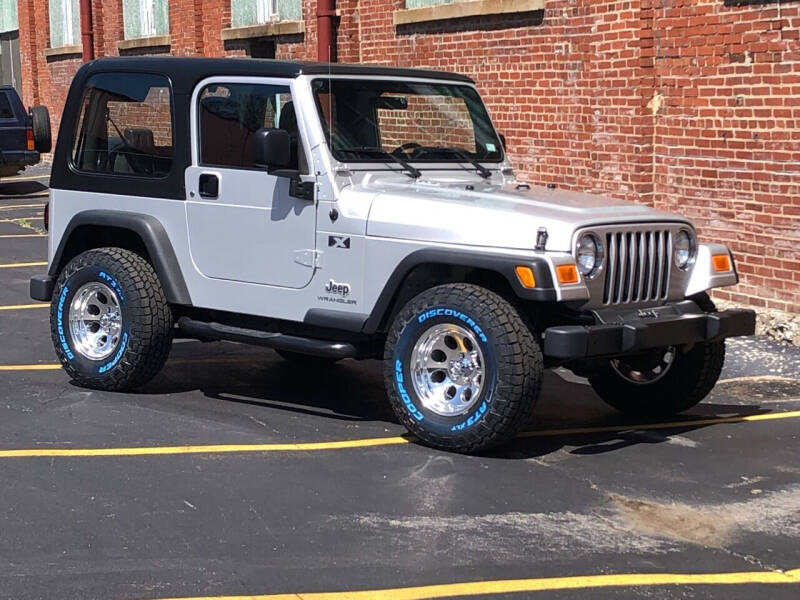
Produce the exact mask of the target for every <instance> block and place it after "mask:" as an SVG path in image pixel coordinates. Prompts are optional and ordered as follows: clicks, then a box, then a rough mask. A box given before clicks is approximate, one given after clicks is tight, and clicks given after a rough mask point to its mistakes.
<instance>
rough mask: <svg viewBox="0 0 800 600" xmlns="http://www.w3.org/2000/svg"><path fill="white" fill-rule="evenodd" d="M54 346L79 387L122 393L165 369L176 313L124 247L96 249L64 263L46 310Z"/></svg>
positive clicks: (148, 270)
mask: <svg viewBox="0 0 800 600" xmlns="http://www.w3.org/2000/svg"><path fill="white" fill-rule="evenodd" d="M50 327H51V334H52V337H53V345H54V346H55V349H56V354H57V355H58V358H59V360H60V361H61V364H62V365H63V366H64V369H65V370H66V372H67V373H68V374H69V376H70V377H71V378H72V379H73V380H75V382H76V383H78V384H79V385H81V386H84V387H89V388H94V389H102V390H111V391H125V390H130V389H133V388H136V387H138V386H141V385H143V384H144V383H146V382H148V381H149V380H150V379H152V378H153V377H154V376H155V375H156V374H157V373H158V372H159V371H160V370H161V368H162V367H163V366H164V363H165V362H166V360H167V357H168V356H169V352H170V348H171V346H172V337H173V316H172V311H171V309H170V307H169V305H168V304H167V299H166V297H165V295H164V290H163V289H162V287H161V284H160V283H159V281H158V277H157V276H156V274H155V271H154V270H153V268H152V267H151V266H150V264H149V263H148V262H147V261H146V260H145V259H144V258H142V257H141V256H139V255H138V254H136V253H134V252H131V251H129V250H124V249H121V248H99V249H96V250H89V251H87V252H84V253H83V254H80V255H78V256H77V257H75V258H74V259H73V260H72V261H70V263H69V264H68V265H67V266H66V267H65V268H64V270H63V271H62V272H61V275H60V276H59V278H58V280H57V282H56V286H55V289H54V291H53V301H52V303H51V307H50Z"/></svg>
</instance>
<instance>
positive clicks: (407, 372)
mask: <svg viewBox="0 0 800 600" xmlns="http://www.w3.org/2000/svg"><path fill="white" fill-rule="evenodd" d="M542 370H543V366H542V353H541V350H540V349H539V345H538V344H537V342H536V340H535V338H534V336H533V334H532V333H531V331H530V329H529V328H528V327H527V326H526V325H525V323H524V322H523V320H522V319H521V318H520V315H519V313H518V312H517V311H516V310H515V309H514V307H513V306H511V305H510V304H509V303H508V302H506V301H505V300H504V299H503V298H501V297H500V296H498V295H497V294H495V293H494V292H491V291H489V290H487V289H484V288H481V287H478V286H475V285H468V284H449V285H443V286H440V287H436V288H433V289H430V290H427V291H425V292H423V293H422V294H420V295H419V296H417V297H416V298H414V299H413V300H411V301H410V302H409V303H408V304H407V305H406V306H405V307H404V308H403V309H402V310H401V311H400V313H399V314H398V315H397V317H396V318H395V320H394V323H393V324H392V327H391V329H390V331H389V335H388V338H387V342H386V348H385V353H384V379H385V383H386V388H387V393H388V395H389V399H390V402H391V404H392V408H393V409H394V411H395V413H396V414H397V416H398V418H399V419H400V420H401V422H402V423H403V424H404V425H405V426H406V427H407V428H408V430H409V431H410V432H411V433H413V434H414V435H415V436H416V437H418V438H419V439H420V440H421V441H423V442H424V443H426V444H428V445H430V446H433V447H436V448H441V449H444V450H452V451H455V452H481V451H484V450H487V449H489V448H492V447H494V446H497V445H499V444H501V443H503V442H505V441H507V440H508V439H510V438H512V437H513V436H514V435H516V434H517V433H518V432H519V431H520V429H521V428H522V427H524V426H525V425H526V424H528V422H529V421H530V415H531V413H532V411H533V408H534V405H535V403H536V400H537V398H538V396H539V392H540V389H541V383H542Z"/></svg>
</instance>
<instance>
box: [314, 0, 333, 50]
mask: <svg viewBox="0 0 800 600" xmlns="http://www.w3.org/2000/svg"><path fill="white" fill-rule="evenodd" d="M335 18H336V0H317V60H318V61H320V62H336V40H334V39H333V30H334V19H335Z"/></svg>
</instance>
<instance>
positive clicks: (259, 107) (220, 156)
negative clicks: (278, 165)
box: [199, 83, 300, 169]
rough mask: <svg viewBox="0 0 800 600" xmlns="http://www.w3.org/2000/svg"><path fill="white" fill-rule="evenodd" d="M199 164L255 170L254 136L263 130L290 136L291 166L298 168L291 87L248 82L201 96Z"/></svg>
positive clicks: (218, 87)
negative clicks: (270, 129)
mask: <svg viewBox="0 0 800 600" xmlns="http://www.w3.org/2000/svg"><path fill="white" fill-rule="evenodd" d="M199 114H200V162H202V163H203V164H204V165H214V166H220V167H234V168H240V169H241V168H244V169H248V168H255V167H256V165H255V164H253V161H252V156H253V137H254V134H255V132H256V131H258V130H259V129H262V128H265V127H266V128H280V129H285V130H286V131H287V132H288V133H289V140H290V142H291V145H292V156H293V159H292V163H291V164H290V165H289V168H292V169H297V168H298V152H299V139H300V138H299V130H298V127H297V117H296V114H295V111H294V104H293V103H292V96H291V93H290V91H289V88H288V87H286V86H279V85H260V84H249V83H235V84H225V85H220V84H212V85H209V86H207V87H206V88H205V89H204V90H203V91H202V93H201V94H200V107H199Z"/></svg>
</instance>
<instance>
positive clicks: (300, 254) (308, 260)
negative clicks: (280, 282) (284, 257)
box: [294, 250, 322, 269]
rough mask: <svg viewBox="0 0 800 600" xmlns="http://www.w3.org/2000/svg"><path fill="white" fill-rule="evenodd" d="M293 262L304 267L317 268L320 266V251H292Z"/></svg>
mask: <svg viewBox="0 0 800 600" xmlns="http://www.w3.org/2000/svg"><path fill="white" fill-rule="evenodd" d="M294 262H296V263H297V264H298V265H303V266H304V267H311V268H312V269H319V268H321V267H322V252H320V251H319V250H298V251H297V252H295V253H294Z"/></svg>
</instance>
